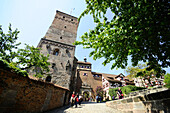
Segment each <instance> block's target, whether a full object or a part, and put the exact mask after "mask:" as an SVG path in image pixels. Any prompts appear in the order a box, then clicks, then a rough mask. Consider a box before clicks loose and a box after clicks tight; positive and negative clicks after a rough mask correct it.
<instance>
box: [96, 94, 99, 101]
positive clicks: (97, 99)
mask: <svg viewBox="0 0 170 113" xmlns="http://www.w3.org/2000/svg"><path fill="white" fill-rule="evenodd" d="M96 101H97V103H98V101H99V96H98V95H96Z"/></svg>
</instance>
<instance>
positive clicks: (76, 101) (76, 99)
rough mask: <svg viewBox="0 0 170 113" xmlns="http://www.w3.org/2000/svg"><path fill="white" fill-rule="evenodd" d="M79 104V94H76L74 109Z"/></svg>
mask: <svg viewBox="0 0 170 113" xmlns="http://www.w3.org/2000/svg"><path fill="white" fill-rule="evenodd" d="M78 102H79V94H78V93H77V94H76V96H75V107H76V108H77V104H78Z"/></svg>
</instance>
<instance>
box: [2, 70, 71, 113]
mask: <svg viewBox="0 0 170 113" xmlns="http://www.w3.org/2000/svg"><path fill="white" fill-rule="evenodd" d="M68 102H69V90H68V89H65V88H62V87H60V86H56V85H54V84H51V83H46V82H43V81H37V80H33V79H30V78H28V77H23V76H20V75H17V74H15V73H11V72H8V71H5V70H3V69H0V113H36V112H44V111H47V110H51V109H54V108H58V107H61V106H63V105H64V104H68Z"/></svg>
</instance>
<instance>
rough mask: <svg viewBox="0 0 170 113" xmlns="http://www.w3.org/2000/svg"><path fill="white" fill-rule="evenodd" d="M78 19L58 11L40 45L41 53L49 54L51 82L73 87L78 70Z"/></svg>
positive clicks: (69, 87)
mask: <svg viewBox="0 0 170 113" xmlns="http://www.w3.org/2000/svg"><path fill="white" fill-rule="evenodd" d="M78 24H79V22H78V20H77V18H76V17H74V16H71V15H68V14H65V13H63V12H60V11H58V10H57V11H56V15H55V18H54V20H53V22H52V24H51V26H50V27H49V29H48V31H47V33H46V35H45V36H44V37H43V38H42V39H41V40H40V42H39V44H38V47H40V48H41V49H42V50H41V53H43V54H45V55H47V54H49V62H50V63H51V65H50V74H51V82H52V83H54V84H57V85H60V86H62V87H65V88H68V89H72V88H71V85H70V84H72V83H73V81H74V80H73V79H74V76H75V72H76V66H75V65H74V63H75V57H74V53H75V46H74V45H73V43H74V41H75V40H76V36H77V28H78Z"/></svg>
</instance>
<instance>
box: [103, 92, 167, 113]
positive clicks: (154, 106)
mask: <svg viewBox="0 0 170 113" xmlns="http://www.w3.org/2000/svg"><path fill="white" fill-rule="evenodd" d="M106 105H107V106H109V107H112V108H113V109H115V110H118V111H119V112H123V113H169V112H170V90H168V89H167V90H164V91H162V90H161V89H160V90H159V89H156V90H154V91H151V93H149V94H147V93H145V95H137V96H130V97H128V98H125V99H121V100H114V101H109V102H107V103H106Z"/></svg>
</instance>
